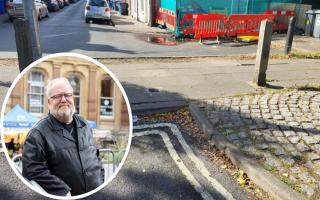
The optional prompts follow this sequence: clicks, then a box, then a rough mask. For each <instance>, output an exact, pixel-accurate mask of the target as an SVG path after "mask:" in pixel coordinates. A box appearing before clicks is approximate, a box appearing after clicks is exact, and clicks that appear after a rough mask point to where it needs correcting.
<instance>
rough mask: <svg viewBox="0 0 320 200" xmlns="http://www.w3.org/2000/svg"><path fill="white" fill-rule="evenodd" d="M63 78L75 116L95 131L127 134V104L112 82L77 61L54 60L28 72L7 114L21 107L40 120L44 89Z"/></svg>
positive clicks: (44, 111)
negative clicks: (70, 90) (68, 86)
mask: <svg viewBox="0 0 320 200" xmlns="http://www.w3.org/2000/svg"><path fill="white" fill-rule="evenodd" d="M57 77H65V78H67V79H68V80H69V81H70V83H71V85H72V87H73V89H74V100H75V107H76V112H77V113H78V114H80V115H81V116H82V117H84V118H85V119H87V120H90V121H94V122H96V125H97V130H110V131H111V132H113V133H120V132H123V133H127V134H128V130H129V115H128V110H127V106H126V102H125V100H124V97H123V95H122V92H121V90H120V89H119V87H118V86H117V84H116V83H115V81H114V80H113V79H112V78H111V77H110V76H109V75H108V74H107V73H106V72H105V71H104V70H103V69H102V68H100V67H99V66H96V65H95V64H94V63H91V62H89V61H87V60H84V59H81V58H77V57H66V56H61V57H55V58H51V59H48V60H46V61H43V62H41V63H39V64H38V65H36V66H35V67H33V68H32V69H31V70H29V71H28V72H27V73H26V74H25V75H24V76H23V77H22V78H21V79H20V80H19V81H18V83H17V84H16V85H15V88H14V89H13V91H12V93H11V95H10V98H9V100H8V102H7V107H6V111H8V110H10V109H11V108H12V107H14V106H15V105H16V104H20V105H21V106H22V107H23V108H24V109H25V110H26V111H28V112H30V113H32V114H33V115H35V116H37V117H39V118H41V117H43V116H45V115H46V114H47V113H48V106H47V100H48V98H47V96H46V94H45V91H46V90H45V86H46V84H47V83H48V81H49V80H51V79H54V78H57Z"/></svg>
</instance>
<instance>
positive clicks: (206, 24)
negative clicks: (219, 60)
mask: <svg viewBox="0 0 320 200" xmlns="http://www.w3.org/2000/svg"><path fill="white" fill-rule="evenodd" d="M265 19H268V20H271V21H272V20H273V19H274V16H273V15H271V14H259V15H253V14H250V15H243V14H240V15H231V16H229V17H227V16H226V15H223V14H185V15H184V17H183V18H182V20H181V23H180V24H181V28H182V32H183V34H185V35H194V38H197V39H198V38H208V37H217V36H237V35H254V36H257V35H259V29H260V23H261V21H263V20H265Z"/></svg>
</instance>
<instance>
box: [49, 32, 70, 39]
mask: <svg viewBox="0 0 320 200" xmlns="http://www.w3.org/2000/svg"><path fill="white" fill-rule="evenodd" d="M73 34H74V33H63V34H56V35H48V36H44V37H43V38H54V37H60V36H66V35H73Z"/></svg>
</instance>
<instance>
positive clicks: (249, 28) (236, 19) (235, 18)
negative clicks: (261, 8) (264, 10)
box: [226, 14, 273, 36]
mask: <svg viewBox="0 0 320 200" xmlns="http://www.w3.org/2000/svg"><path fill="white" fill-rule="evenodd" d="M266 19H268V20H271V21H272V20H273V16H272V15H269V14H236V15H230V16H229V18H228V29H227V31H226V32H227V33H226V35H227V36H241V35H250V36H258V35H259V30H260V24H261V21H263V20H266Z"/></svg>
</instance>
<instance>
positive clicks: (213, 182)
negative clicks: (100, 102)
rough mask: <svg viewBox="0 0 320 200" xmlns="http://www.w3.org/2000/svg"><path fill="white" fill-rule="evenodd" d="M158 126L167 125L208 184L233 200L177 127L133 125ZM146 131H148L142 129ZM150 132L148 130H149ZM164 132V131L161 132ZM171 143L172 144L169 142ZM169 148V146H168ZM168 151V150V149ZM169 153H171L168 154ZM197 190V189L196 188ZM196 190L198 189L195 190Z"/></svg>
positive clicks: (160, 125)
mask: <svg viewBox="0 0 320 200" xmlns="http://www.w3.org/2000/svg"><path fill="white" fill-rule="evenodd" d="M159 127H168V128H170V130H171V132H172V133H173V134H174V135H175V136H176V138H177V139H178V141H179V142H180V144H181V146H182V148H183V149H184V150H185V152H186V154H187V156H188V157H189V158H190V160H191V161H192V162H193V163H194V165H195V166H196V168H197V169H198V170H199V171H200V173H201V174H202V175H203V176H204V177H205V178H206V179H207V180H208V181H209V182H210V184H211V185H212V186H213V187H214V188H215V189H216V190H217V191H218V192H219V193H220V194H221V195H222V196H223V197H224V198H226V199H227V200H235V199H234V198H233V196H232V194H231V193H230V192H228V190H226V189H225V188H224V187H223V185H221V184H220V183H219V182H218V181H217V180H216V179H215V178H213V177H212V176H211V173H210V172H209V171H208V169H207V168H206V167H205V165H204V163H203V162H202V160H200V159H199V158H198V157H197V156H196V155H195V154H194V153H193V151H192V149H191V148H190V146H189V145H188V144H187V142H186V141H185V139H184V138H183V136H182V134H181V132H180V130H179V129H178V127H177V126H176V125H174V124H171V123H158V124H149V125H140V126H134V127H133V128H134V129H147V128H159ZM144 132H148V131H144ZM149 132H150V131H149ZM163 133H164V132H163ZM134 136H139V133H134ZM161 136H162V135H161ZM169 142H170V140H169ZM171 145H172V144H171ZM168 150H169V148H168ZM169 152H170V151H169ZM170 155H171V154H170ZM196 190H197V189H196ZM197 191H198V190H197Z"/></svg>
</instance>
